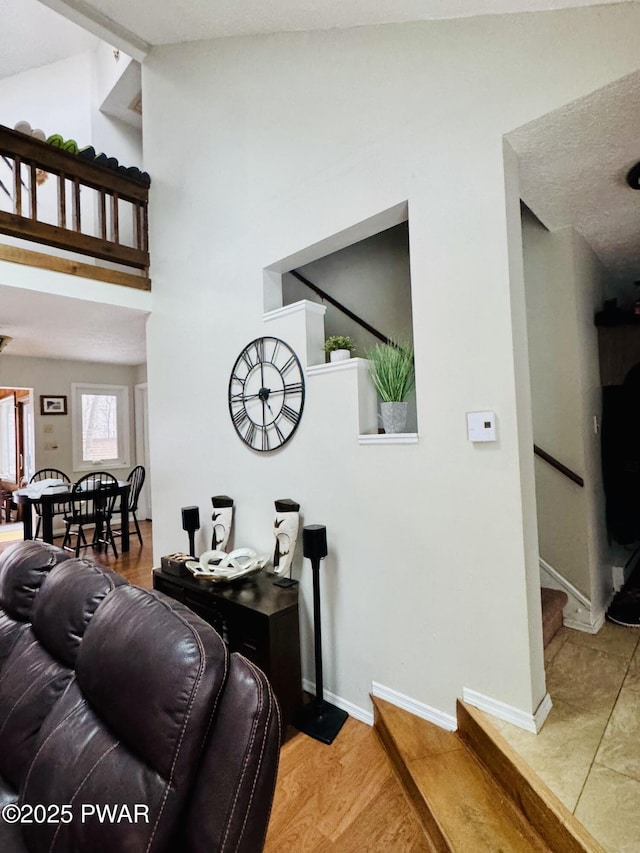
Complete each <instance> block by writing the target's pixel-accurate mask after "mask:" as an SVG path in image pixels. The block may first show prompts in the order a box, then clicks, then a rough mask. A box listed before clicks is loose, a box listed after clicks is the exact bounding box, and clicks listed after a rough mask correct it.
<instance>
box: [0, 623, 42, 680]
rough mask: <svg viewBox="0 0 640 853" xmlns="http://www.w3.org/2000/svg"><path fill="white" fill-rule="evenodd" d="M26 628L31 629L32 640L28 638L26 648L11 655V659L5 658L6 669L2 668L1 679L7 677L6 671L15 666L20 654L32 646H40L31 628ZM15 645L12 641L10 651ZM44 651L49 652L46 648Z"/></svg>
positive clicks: (18, 661)
mask: <svg viewBox="0 0 640 853" xmlns="http://www.w3.org/2000/svg"><path fill="white" fill-rule="evenodd" d="M27 630H31V633H32V635H33V639H32V640H30V641H29V645H28V646H27V647H26V648H24V649H23V650H22V651H21V652H20V655H17V656H15V657H14V656H13V655H12V659H11V660H9V658H7V659H6V660H5V666H6V667H7V668H6V669H5V670H4V672H3V675H2V678H3V680H4V679H5V678H6V677H7V673H8V672H11V668H12V667H16V666H17V665H18V664H19V663H20V660H19V658H21V657H22V655H24V654H26V653H27V652H28V651H29V649H30V648H31V647H32V646H40V643H39V642H38V638H37V637H36V635H35V634H34V633H33V628H31V627H30V628H28V629H27ZM19 639H21V637H18V640H19ZM18 640H16V643H17V642H18ZM15 647H16V644H15V643H14V645H13V646H12V647H11V651H12V652H13V650H14V649H15ZM42 648H44V646H42ZM45 651H46V652H47V654H49V652H48V650H47V649H45ZM49 657H51V655H49ZM52 660H53V658H52ZM23 666H24V662H23Z"/></svg>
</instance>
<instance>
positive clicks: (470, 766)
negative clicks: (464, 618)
mask: <svg viewBox="0 0 640 853" xmlns="http://www.w3.org/2000/svg"><path fill="white" fill-rule="evenodd" d="M373 705H374V714H375V723H374V725H375V728H376V731H377V732H378V735H379V736H380V739H381V741H382V743H383V745H384V746H385V748H386V750H387V753H388V755H389V757H390V759H391V761H392V763H393V765H394V767H395V769H396V771H397V773H398V775H399V777H400V779H401V781H402V783H403V785H404V787H405V791H406V792H407V795H408V797H409V799H410V801H411V802H412V803H413V805H414V807H415V809H416V811H417V813H418V815H419V817H420V819H421V821H422V824H423V827H424V829H425V832H426V834H427V837H428V838H429V840H430V842H431V844H432V847H433V850H434V851H437V853H469V851H473V853H496V851H500V853H542V851H544V853H604V851H603V850H602V848H601V847H600V846H599V845H598V844H597V843H596V842H595V841H593V839H591V836H589V835H588V833H587V832H586V830H584V828H583V827H582V826H581V825H580V824H579V823H578V822H577V821H576V820H575V818H574V817H573V815H571V813H570V812H568V811H567V809H565V808H564V806H562V804H561V803H560V802H559V801H558V800H557V798H555V796H554V795H553V794H552V793H551V792H550V791H549V790H548V789H547V788H546V786H544V785H543V783H542V782H539V780H538V782H536V783H535V784H534V783H533V782H532V781H531V780H530V779H529V778H528V777H526V776H522V775H521V769H522V768H520V767H518V768H517V770H511V769H510V768H512V767H513V766H514V765H513V763H512V760H511V755H509V756H508V757H505V753H504V752H503V751H502V749H501V747H500V746H498V747H497V755H498V757H496V755H495V754H494V752H495V749H496V748H494V747H493V746H491V745H490V744H492V743H493V741H492V739H491V737H490V736H489V738H488V741H487V735H486V733H485V731H484V729H482V727H481V725H480V723H478V721H477V720H476V719H475V715H476V713H477V712H475V709H473V708H471V709H469V708H468V707H467V706H465V705H463V704H462V703H460V707H459V711H458V712H459V723H460V726H461V727H460V730H459V731H458V732H447V731H445V730H444V729H441V728H440V727H439V726H436V725H433V724H432V723H429V722H427V721H426V720H422V719H420V718H419V717H416V716H414V715H412V714H409V713H407V712H406V711H404V710H402V709H400V708H397V707H396V706H395V705H391V704H390V703H388V702H385V701H384V700H382V699H378V698H373ZM478 716H480V715H479V714H478ZM496 734H497V732H496ZM509 752H510V753H511V750H509ZM485 759H486V761H485ZM520 764H522V762H521V761H520ZM496 768H497V769H498V770H499V775H498V777H496V775H495V773H494V772H492V770H493V771H495V769H496ZM530 773H531V775H533V776H534V777H535V774H533V773H532V771H530ZM502 776H505V784H502V783H503V779H502V778H501V777H502ZM535 778H536V779H537V777H535ZM521 780H522V781H521ZM540 786H541V787H540ZM541 790H542V791H543V792H544V794H543V795H541V794H540V791H541ZM547 797H548V798H549V802H550V803H551V805H550V807H549V808H547V805H546V803H547Z"/></svg>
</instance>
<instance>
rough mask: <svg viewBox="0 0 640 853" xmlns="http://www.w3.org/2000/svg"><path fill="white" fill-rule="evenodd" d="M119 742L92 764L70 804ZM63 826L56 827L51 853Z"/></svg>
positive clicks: (60, 824) (70, 803)
mask: <svg viewBox="0 0 640 853" xmlns="http://www.w3.org/2000/svg"><path fill="white" fill-rule="evenodd" d="M119 744H120V741H119V740H117V741H116V742H115V743H114V744H112V745H111V746H110V747H109V748H108V749H105V751H104V752H103V753H102V755H101V756H100V758H98V759H96V761H95V762H94V764H93V766H92V767H91V768H90V769H89V770H87V773H86V775H85V777H84V779H83V780H82V782H80V784H79V785H78V787H77V788H76V790H75V791H74V792H73V794H72V795H71V799H70V800H69V805H73V802H74V800H75V798H76V797H77V796H78V794H79V793H80V791H81V790H82V788H83V787H84V783H85V782H86V781H87V779H88V778H89V776H91V774H92V773H93V771H94V770H95V769H96V767H97V766H98V764H100V763H101V762H102V761H103V760H104V759H105V758H106V757H107V755H109V753H110V752H113V750H114V749H115V748H116V747H117V746H118V745H119ZM62 826H63V824H62V823H59V824H58V825H57V827H56V831H55V832H54V833H53V838H52V839H51V845H50V846H49V853H52V851H53V848H54V845H55V843H56V839H57V837H58V833H59V832H60V829H61V828H62Z"/></svg>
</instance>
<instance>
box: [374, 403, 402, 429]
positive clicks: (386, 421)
mask: <svg viewBox="0 0 640 853" xmlns="http://www.w3.org/2000/svg"><path fill="white" fill-rule="evenodd" d="M408 405H409V404H408V403H380V414H381V416H382V426H383V427H384V431H385V433H386V434H387V435H389V434H391V433H396V432H404V428H405V426H406V425H407V406H408Z"/></svg>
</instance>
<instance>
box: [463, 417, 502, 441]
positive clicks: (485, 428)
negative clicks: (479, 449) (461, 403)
mask: <svg viewBox="0 0 640 853" xmlns="http://www.w3.org/2000/svg"><path fill="white" fill-rule="evenodd" d="M467 433H468V435H469V441H496V415H495V412H467Z"/></svg>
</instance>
